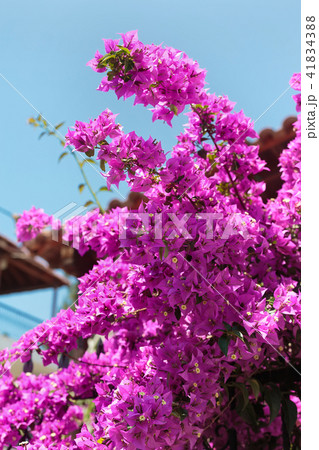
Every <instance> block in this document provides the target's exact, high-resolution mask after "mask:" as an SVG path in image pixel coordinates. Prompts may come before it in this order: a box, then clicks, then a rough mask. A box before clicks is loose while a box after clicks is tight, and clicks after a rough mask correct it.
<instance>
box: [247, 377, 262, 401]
mask: <svg viewBox="0 0 319 450" xmlns="http://www.w3.org/2000/svg"><path fill="white" fill-rule="evenodd" d="M248 383H249V384H250V387H251V390H252V391H253V394H254V397H255V399H256V401H257V399H258V397H259V394H260V386H259V383H258V381H257V380H256V379H255V378H251V379H250V380H248Z"/></svg>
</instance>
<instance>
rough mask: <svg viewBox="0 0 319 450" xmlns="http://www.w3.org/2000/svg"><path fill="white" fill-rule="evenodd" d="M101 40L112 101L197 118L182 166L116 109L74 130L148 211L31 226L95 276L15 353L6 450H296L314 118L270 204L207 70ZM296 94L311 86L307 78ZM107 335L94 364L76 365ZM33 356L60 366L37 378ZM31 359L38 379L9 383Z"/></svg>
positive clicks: (179, 157)
mask: <svg viewBox="0 0 319 450" xmlns="http://www.w3.org/2000/svg"><path fill="white" fill-rule="evenodd" d="M104 43H105V53H104V54H102V53H99V52H97V53H96V54H95V57H94V58H93V59H92V60H91V61H90V62H89V63H88V64H89V66H91V67H92V69H93V70H95V71H96V72H98V73H101V74H102V75H101V76H102V79H101V82H100V85H99V87H98V89H99V90H100V91H102V92H108V91H112V90H113V91H114V92H115V94H116V95H117V97H118V98H121V97H123V98H124V99H126V98H128V97H130V96H133V97H134V100H135V104H142V105H143V106H145V107H149V108H150V109H151V112H152V119H153V121H155V120H162V121H164V122H166V123H167V124H168V125H169V126H172V125H173V123H174V116H177V115H179V114H181V113H182V112H184V111H186V115H187V117H188V123H187V125H186V126H185V129H184V131H183V132H182V133H181V134H180V135H179V136H178V137H177V143H176V145H175V146H174V148H173V149H172V150H171V152H165V151H164V150H163V148H162V146H161V143H160V141H158V140H157V139H155V138H154V137H149V138H143V137H141V136H137V135H136V133H135V132H134V131H131V132H129V133H125V132H124V131H123V129H122V127H121V125H120V124H119V123H118V122H117V118H116V115H114V114H113V113H112V112H111V111H110V110H108V109H106V110H105V111H103V112H102V113H101V114H100V115H99V116H98V117H97V118H96V119H92V120H90V121H88V122H87V123H84V122H76V123H75V126H74V127H73V128H71V129H70V130H69V131H68V133H67V135H66V145H69V146H73V147H74V151H76V152H80V153H81V154H83V155H84V157H86V156H89V157H90V158H96V159H97V160H98V161H99V162H100V165H101V173H102V174H103V176H104V177H105V178H106V183H107V186H108V187H111V186H112V185H116V186H118V184H119V182H120V181H121V180H126V181H127V182H128V184H129V186H130V189H131V190H132V191H137V192H143V194H144V195H145V201H143V202H142V204H141V205H140V207H139V209H138V211H128V210H127V209H126V208H116V209H113V210H111V211H109V212H105V211H103V210H101V208H97V209H92V210H90V211H89V212H87V214H86V215H84V216H82V217H75V218H73V219H71V220H69V221H68V222H67V223H65V224H63V225H61V224H59V223H58V222H57V221H54V219H53V218H52V217H50V216H48V215H46V214H45V213H44V212H43V210H38V209H35V208H34V209H32V210H31V211H29V212H24V213H23V214H22V215H21V216H20V218H19V220H18V222H17V233H18V238H19V239H20V240H21V241H24V240H28V239H31V238H33V237H34V236H36V235H37V234H38V233H39V232H40V231H41V230H42V229H43V228H44V227H50V226H52V227H53V228H54V227H55V228H56V227H60V226H61V227H63V233H64V239H65V241H67V242H68V243H69V244H70V245H73V246H75V247H76V248H77V249H78V250H79V252H80V254H82V255H83V254H84V253H85V252H87V251H88V250H94V251H95V252H96V254H97V258H98V262H97V264H96V265H95V266H94V267H93V268H92V270H90V271H89V273H87V274H85V275H84V276H83V277H82V278H80V280H79V290H78V299H77V302H76V305H75V309H74V310H72V309H68V310H62V311H61V312H59V313H58V315H57V316H56V317H55V318H53V319H51V320H48V321H46V322H45V323H43V324H41V325H39V326H38V327H36V328H35V329H33V330H31V331H29V332H27V333H26V334H25V335H24V336H22V337H21V339H20V340H19V341H18V342H17V343H16V344H15V345H14V347H13V348H12V349H10V350H5V351H3V352H2V353H1V361H2V366H0V367H1V371H2V372H1V383H0V407H1V410H0V443H1V448H7V447H8V448H17V447H18V445H19V443H21V442H22V441H23V442H29V443H28V444H26V445H27V448H28V450H33V449H47V448H50V449H53V448H57V449H81V450H86V449H98V450H100V449H105V448H107V449H141V450H144V449H163V450H164V449H176V450H177V449H179V450H182V449H218V450H221V449H226V448H229V449H291V448H294V449H298V448H299V447H300V438H299V428H300V373H299V371H300V293H299V288H300V284H299V283H300V252H299V250H300V117H299V118H298V120H297V122H296V123H295V125H294V126H295V129H296V138H295V139H294V140H293V141H292V142H290V144H289V145H288V148H287V149H286V150H284V151H283V152H282V154H281V156H280V170H281V175H282V180H283V185H282V188H281V189H280V191H279V193H278V196H277V198H276V199H271V200H269V201H268V202H267V203H263V201H262V199H261V194H262V192H263V191H264V189H265V185H264V183H263V182H260V181H255V180H256V179H257V177H256V174H258V173H259V172H260V171H261V170H264V169H265V163H264V161H262V160H261V159H260V158H259V156H258V147H257V146H255V145H248V143H247V138H256V137H257V133H256V132H255V131H254V129H253V122H252V121H251V120H250V119H249V118H247V117H246V116H245V115H244V113H243V111H240V112H235V111H234V103H233V102H231V101H230V100H229V99H228V97H227V96H225V95H223V96H217V95H215V94H211V93H209V91H208V88H207V85H206V83H205V75H206V73H205V70H203V69H201V68H200V67H199V65H198V63H197V62H196V61H194V60H192V59H190V58H189V57H188V56H187V55H185V54H184V53H182V52H180V51H178V50H175V49H173V48H170V47H163V46H158V45H153V44H152V45H145V44H143V43H142V42H140V41H139V40H138V37H137V33H136V32H129V33H126V34H124V35H122V40H119V39H118V40H110V39H108V40H105V41H104ZM290 84H291V86H292V87H293V88H294V89H296V90H297V91H298V90H300V74H295V75H294V76H293V77H292V79H291V81H290ZM294 99H295V101H296V103H297V111H298V112H299V111H300V94H299V93H298V94H297V95H295V96H294ZM80 153H79V154H80ZM93 337H94V339H95V340H93V341H94V342H96V346H95V348H93V351H87V352H86V353H84V354H83V356H82V357H81V358H78V359H76V358H71V357H70V356H69V355H70V351H71V350H72V349H75V348H76V347H77V345H78V343H79V342H80V340H83V339H89V338H93ZM91 347H92V346H91ZM35 352H37V353H39V354H40V355H41V356H42V358H43V363H44V364H45V365H46V364H49V363H51V362H54V363H58V364H59V369H58V370H57V371H56V372H55V373H52V374H50V375H38V376H36V375H34V374H32V354H34V353H35ZM17 358H21V360H22V361H23V362H24V363H25V365H24V367H25V372H24V373H22V374H21V376H19V377H18V378H17V379H13V377H12V375H11V374H10V370H9V369H10V365H11V364H13V363H14V361H15V360H16V359H17Z"/></svg>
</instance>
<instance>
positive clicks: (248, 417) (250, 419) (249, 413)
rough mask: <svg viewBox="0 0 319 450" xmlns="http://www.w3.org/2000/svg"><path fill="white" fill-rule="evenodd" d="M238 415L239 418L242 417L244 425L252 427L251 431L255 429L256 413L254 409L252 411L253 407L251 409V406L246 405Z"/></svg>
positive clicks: (249, 404)
mask: <svg viewBox="0 0 319 450" xmlns="http://www.w3.org/2000/svg"><path fill="white" fill-rule="evenodd" d="M239 415H240V417H242V418H243V419H244V421H245V422H246V423H248V425H251V426H252V427H253V429H255V428H257V417H256V412H255V409H254V407H253V405H252V404H251V403H248V405H247V406H246V408H245V409H243V410H242V411H241V412H240V413H239Z"/></svg>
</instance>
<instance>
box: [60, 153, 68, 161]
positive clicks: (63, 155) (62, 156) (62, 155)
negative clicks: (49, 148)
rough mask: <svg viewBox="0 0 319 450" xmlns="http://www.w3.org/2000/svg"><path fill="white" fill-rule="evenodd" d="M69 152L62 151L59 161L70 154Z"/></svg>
mask: <svg viewBox="0 0 319 450" xmlns="http://www.w3.org/2000/svg"><path fill="white" fill-rule="evenodd" d="M68 153H69V152H63V153H61V155H60V156H59V159H58V162H60V161H62V159H63V158H64V157H65V156H66V155H67V154H68Z"/></svg>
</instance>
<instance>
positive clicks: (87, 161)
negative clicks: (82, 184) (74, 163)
mask: <svg viewBox="0 0 319 450" xmlns="http://www.w3.org/2000/svg"><path fill="white" fill-rule="evenodd" d="M85 163H88V164H96V162H95V161H94V159H92V158H85V159H83V161H81V162H80V163H79V164H80V166H81V167H83V166H84V164H85Z"/></svg>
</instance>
